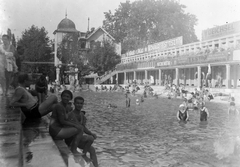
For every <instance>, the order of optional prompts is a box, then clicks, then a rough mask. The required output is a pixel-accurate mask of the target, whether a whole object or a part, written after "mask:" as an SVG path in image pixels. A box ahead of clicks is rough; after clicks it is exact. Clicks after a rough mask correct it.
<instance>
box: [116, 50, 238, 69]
mask: <svg viewBox="0 0 240 167" xmlns="http://www.w3.org/2000/svg"><path fill="white" fill-rule="evenodd" d="M234 50H239V47H236V48H231V49H230V48H229V49H227V50H211V51H209V52H195V53H185V54H184V55H181V56H173V57H171V56H166V57H161V58H153V59H151V60H145V61H137V62H136V61H135V62H130V63H125V64H118V65H117V66H116V69H117V71H123V70H126V69H128V70H129V69H138V68H142V66H144V67H145V68H147V67H156V66H174V65H186V64H194V63H211V62H216V61H218V62H219V61H231V60H232V55H233V51H234ZM147 63H149V64H151V66H149V65H146V64H147Z"/></svg>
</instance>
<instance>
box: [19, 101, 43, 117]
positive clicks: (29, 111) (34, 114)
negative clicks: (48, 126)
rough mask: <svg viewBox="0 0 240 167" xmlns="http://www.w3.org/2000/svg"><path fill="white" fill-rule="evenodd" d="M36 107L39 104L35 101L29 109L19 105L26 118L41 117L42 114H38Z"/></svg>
mask: <svg viewBox="0 0 240 167" xmlns="http://www.w3.org/2000/svg"><path fill="white" fill-rule="evenodd" d="M38 107H39V104H38V103H36V104H35V105H34V106H33V107H32V108H31V109H27V108H26V107H21V110H22V112H23V113H24V115H25V116H26V118H27V119H39V118H41V117H42V115H41V114H40V112H39V110H38Z"/></svg>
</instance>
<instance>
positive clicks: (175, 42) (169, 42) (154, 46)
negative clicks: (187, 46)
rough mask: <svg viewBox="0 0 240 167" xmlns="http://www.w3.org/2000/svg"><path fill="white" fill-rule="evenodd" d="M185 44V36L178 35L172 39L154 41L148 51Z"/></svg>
mask: <svg viewBox="0 0 240 167" xmlns="http://www.w3.org/2000/svg"><path fill="white" fill-rule="evenodd" d="M182 44H183V38H182V36H181V37H177V38H174V39H170V40H167V41H162V42H158V43H154V44H151V45H148V51H149V52H150V51H162V50H165V49H168V48H171V47H177V46H181V45H182Z"/></svg>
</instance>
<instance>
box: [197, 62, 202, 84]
mask: <svg viewBox="0 0 240 167" xmlns="http://www.w3.org/2000/svg"><path fill="white" fill-rule="evenodd" d="M197 69H198V73H197V74H198V75H197V76H198V78H197V86H198V87H200V86H201V82H202V81H201V66H198V67H197Z"/></svg>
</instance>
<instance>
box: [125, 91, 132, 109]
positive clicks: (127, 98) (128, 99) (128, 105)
mask: <svg viewBox="0 0 240 167" xmlns="http://www.w3.org/2000/svg"><path fill="white" fill-rule="evenodd" d="M125 97H126V107H130V102H131V99H130V98H129V97H128V94H127V93H126V94H125Z"/></svg>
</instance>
